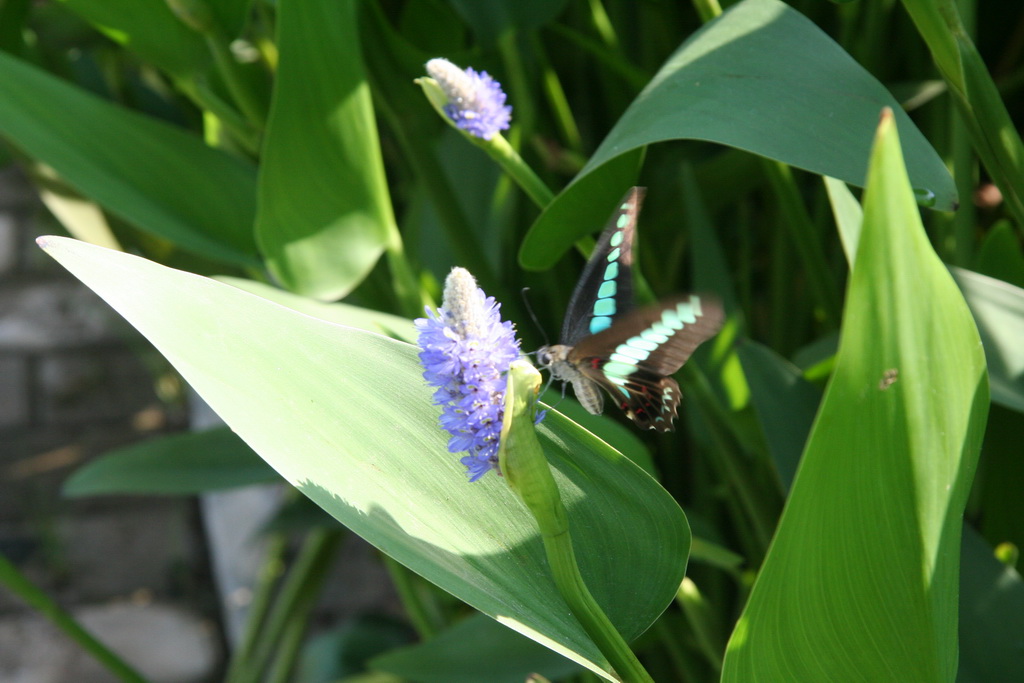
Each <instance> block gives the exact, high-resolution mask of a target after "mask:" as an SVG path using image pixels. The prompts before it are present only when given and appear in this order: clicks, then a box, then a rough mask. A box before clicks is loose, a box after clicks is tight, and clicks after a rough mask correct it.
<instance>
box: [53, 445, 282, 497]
mask: <svg viewBox="0 0 1024 683" xmlns="http://www.w3.org/2000/svg"><path fill="white" fill-rule="evenodd" d="M280 480H281V478H280V477H279V476H278V475H277V473H276V472H274V470H272V469H271V468H270V467H269V466H268V465H267V463H265V462H263V460H262V459H260V456H258V455H256V454H255V453H253V451H252V449H251V448H249V447H248V446H246V445H245V442H244V441H242V440H241V439H240V438H238V436H237V435H236V434H234V433H233V432H232V431H231V430H230V429H227V428H224V429H211V430H209V431H205V432H196V433H194V434H177V435H174V436H164V437H158V438H155V439H150V440H149V441H144V442H142V443H138V444H133V445H131V446H126V447H125V448H118V449H117V450H114V451H111V452H110V453H107V454H105V455H103V456H101V457H100V458H98V459H97V460H94V461H92V462H90V463H88V464H86V465H84V466H83V467H80V468H79V469H78V470H76V471H75V473H74V474H73V475H71V477H69V478H68V480H67V481H66V482H65V483H64V495H67V496H71V497H74V498H79V497H82V496H96V495H103V494H107V495H109V494H122V493H132V494H145V495H176V496H186V495H192V494H196V493H204V492H206V491H216V490H218V489H226V488H232V487H235V486H248V485H249V484H263V483H266V482H272V481H280Z"/></svg>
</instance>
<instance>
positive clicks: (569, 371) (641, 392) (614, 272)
mask: <svg viewBox="0 0 1024 683" xmlns="http://www.w3.org/2000/svg"><path fill="white" fill-rule="evenodd" d="M644 192H645V190H644V188H642V187H634V188H631V189H630V190H629V191H628V192H627V193H626V196H625V197H623V198H622V201H621V202H620V203H619V206H618V208H617V209H616V211H615V213H613V214H612V217H611V218H610V219H609V221H608V223H607V225H606V226H605V229H604V232H603V233H601V238H600V239H599V240H598V242H597V246H596V247H594V252H593V254H591V256H590V260H589V261H587V265H586V266H585V267H584V268H583V274H582V275H581V276H580V279H579V282H577V283H576V288H575V289H574V290H573V293H572V297H571V298H570V299H569V307H568V310H567V311H566V313H565V320H564V322H563V323H562V334H561V343H559V344H554V345H550V346H543V347H541V348H540V349H539V350H538V351H537V360H538V362H539V363H540V365H541V366H542V367H544V368H547V369H549V370H550V371H551V376H552V378H553V379H558V380H561V381H562V382H569V383H571V384H572V388H573V391H574V392H575V393H576V398H577V399H579V402H580V403H581V404H582V405H583V407H584V408H586V409H587V411H588V412H590V413H592V414H594V415H599V414H601V412H602V410H603V408H604V395H603V394H602V392H601V389H602V388H603V389H604V390H605V391H606V392H608V394H609V395H610V396H611V397H612V400H613V401H615V402H616V403H617V404H618V406H619V407H620V408H621V409H622V410H623V411H625V413H626V416H627V417H629V418H630V419H631V420H633V422H635V423H636V424H637V425H638V426H640V427H645V428H648V429H656V430H658V431H662V432H667V431H671V430H672V429H673V424H672V421H673V420H674V419H675V418H676V415H677V412H678V408H679V401H680V399H681V398H682V393H681V392H680V391H679V384H678V383H677V382H676V381H675V380H674V379H673V378H672V377H671V376H670V375H672V374H673V373H674V372H675V371H676V370H678V369H679V368H681V367H682V366H683V363H685V362H686V361H687V359H689V357H690V354H692V353H693V352H694V350H695V349H696V348H697V347H698V346H700V344H701V343H702V342H704V341H706V340H708V339H710V338H711V337H713V336H714V335H715V334H716V333H717V332H718V330H719V328H720V327H721V326H722V319H723V317H724V315H723V312H722V307H721V304H720V303H719V301H718V300H717V299H716V298H714V297H711V296H707V295H703V294H702V295H697V294H689V295H683V296H673V297H669V298H666V299H662V300H661V301H659V302H658V303H657V304H655V305H653V306H645V307H643V308H635V307H634V305H633V239H634V236H635V234H636V222H637V216H638V215H639V213H640V204H641V203H642V202H643V197H644Z"/></svg>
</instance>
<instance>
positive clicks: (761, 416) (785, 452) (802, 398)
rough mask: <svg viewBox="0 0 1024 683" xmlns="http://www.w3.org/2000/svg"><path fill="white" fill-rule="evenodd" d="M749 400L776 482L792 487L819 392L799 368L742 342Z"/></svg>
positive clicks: (758, 347) (741, 349) (740, 346)
mask: <svg viewBox="0 0 1024 683" xmlns="http://www.w3.org/2000/svg"><path fill="white" fill-rule="evenodd" d="M737 352H738V353H739V357H740V362H741V363H742V364H743V372H744V374H745V376H746V378H747V383H748V385H749V386H750V397H751V399H752V401H753V404H754V410H755V412H756V413H757V418H758V422H760V424H761V431H763V432H764V437H765V441H766V442H767V443H768V451H769V452H770V453H771V455H772V461H773V462H774V463H775V469H776V471H777V472H778V474H779V479H780V480H781V481H782V484H783V486H785V487H786V488H787V489H788V488H789V487H790V486H791V485H792V483H793V476H794V475H795V474H796V469H797V465H798V464H799V463H800V455H801V454H802V453H803V451H804V445H805V444H806V442H807V435H808V434H809V433H810V431H811V424H812V423H813V422H814V415H815V413H817V411H818V403H819V402H820V401H821V392H820V391H819V390H818V389H817V388H815V386H814V385H813V384H811V383H810V382H808V381H807V380H805V379H804V378H803V374H802V373H801V372H800V370H799V368H797V367H796V366H794V365H792V364H791V363H789V362H788V361H787V360H786V359H785V358H782V357H781V356H779V355H778V354H776V353H775V352H774V351H772V350H771V349H769V348H768V347H767V346H762V345H761V344H758V343H757V342H754V341H749V340H748V341H744V342H742V343H740V345H739V346H738V347H737Z"/></svg>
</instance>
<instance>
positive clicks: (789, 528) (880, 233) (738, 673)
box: [723, 116, 989, 683]
mask: <svg viewBox="0 0 1024 683" xmlns="http://www.w3.org/2000/svg"><path fill="white" fill-rule="evenodd" d="M922 292H927V296H923V295H922ZM988 401H989V396H988V383H987V378H986V373H985V359H984V355H983V353H982V349H981V340H980V339H979V337H978V332H977V329H976V327H975V325H974V322H973V319H972V318H971V315H970V311H969V310H968V308H967V305H966V303H965V302H964V300H963V297H962V295H961V294H960V292H959V290H958V289H957V288H956V284H955V283H954V282H953V280H952V278H951V277H950V276H949V272H948V271H947V270H946V268H945V267H944V266H943V265H942V263H941V262H940V261H939V259H938V257H937V256H936V254H935V252H934V251H933V250H932V248H931V246H930V245H929V243H928V239H927V236H926V235H925V232H924V229H923V227H922V225H921V219H920V216H919V214H918V207H917V205H916V203H915V200H914V196H913V193H912V190H911V187H910V183H909V181H908V179H907V176H906V171H905V170H904V166H903V161H902V155H901V154H900V147H899V141H898V139H897V137H896V130H895V125H894V122H893V119H892V117H889V116H886V117H884V118H883V122H882V124H881V126H880V128H879V134H878V139H877V142H876V146H875V149H874V152H873V154H872V160H871V172H870V175H869V179H868V187H867V191H866V196H865V206H864V224H863V228H862V234H861V238H860V244H859V246H858V251H857V260H856V264H855V266H854V268H853V272H852V275H851V279H850V284H849V289H848V292H847V305H846V310H845V314H844V318H843V326H842V335H841V341H840V348H839V353H838V356H837V360H836V367H835V372H834V373H833V376H832V380H831V382H830V384H829V386H828V389H827V391H826V394H825V397H824V399H823V401H822V406H821V409H820V412H819V414H818V418H817V421H816V423H815V425H814V429H813V431H812V433H811V437H810V439H809V441H808V445H807V449H806V451H805V453H804V456H803V459H802V461H801V463H800V467H799V469H798V471H797V475H796V479H795V480H794V483H793V487H792V490H791V493H790V496H789V499H788V502H787V505H786V508H785V510H784V512H783V515H782V519H781V521H780V522H779V527H778V530H777V532H776V535H775V539H774V540H773V542H772V545H771V548H770V549H769V552H768V556H767V558H766V559H765V562H764V565H763V566H762V569H761V573H760V575H759V576H758V579H757V582H756V583H755V585H754V589H753V591H752V593H751V596H750V600H749V601H748V603H747V605H746V607H745V609H744V612H743V615H742V616H741V618H740V621H739V623H738V624H737V626H736V629H735V630H734V632H733V635H732V638H731V640H730V643H729V647H728V650H727V653H726V658H725V664H724V670H723V680H724V681H742V682H743V683H749V682H751V681H827V680H848V679H849V677H850V674H851V672H856V676H857V678H858V679H860V680H865V681H948V680H951V679H952V678H953V676H954V675H955V673H956V669H957V609H958V605H957V593H958V581H959V575H958V572H959V557H960V553H959V544H960V532H961V520H962V516H963V509H964V505H965V503H966V499H967V494H968V491H969V489H970V485H971V479H972V477H973V474H974V469H975V466H976V462H977V457H978V450H979V448H980V444H981V436H982V433H983V431H984V426H985V417H986V413H987V409H988Z"/></svg>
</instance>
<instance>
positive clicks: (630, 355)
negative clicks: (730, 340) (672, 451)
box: [568, 294, 724, 431]
mask: <svg viewBox="0 0 1024 683" xmlns="http://www.w3.org/2000/svg"><path fill="white" fill-rule="evenodd" d="M723 318H724V314H723V312H722V306H721V304H720V303H719V301H718V300H717V299H715V298H714V297H710V296H707V295H696V294H691V295H689V296H682V297H672V298H669V299H665V300H663V301H661V302H660V303H659V304H657V305H655V306H647V307H645V308H641V309H638V310H634V311H630V312H629V313H627V314H626V315H625V316H623V317H621V318H619V319H617V320H616V321H615V324H613V325H612V326H611V327H609V328H608V329H606V330H604V331H602V332H599V333H597V334H595V335H592V336H590V337H586V338H584V339H583V340H581V341H580V343H579V344H577V345H576V346H575V347H574V348H573V349H572V351H571V352H570V353H569V357H568V360H569V362H571V363H572V364H573V366H574V367H575V368H576V369H577V370H578V371H579V372H580V373H581V374H583V375H584V376H585V377H587V378H588V379H590V380H592V381H594V382H597V383H598V384H600V385H601V386H602V387H604V389H605V390H606V391H607V392H608V393H609V394H610V395H611V396H612V398H613V399H614V400H615V402H616V403H618V404H619V407H620V408H622V410H624V411H625V412H626V414H627V415H628V416H629V418H630V419H632V420H633V421H634V422H636V423H637V425H639V426H641V427H646V428H649V429H657V430H660V431H670V430H672V429H673V425H672V421H673V420H674V419H675V417H676V415H677V412H678V407H679V400H680V399H681V398H682V394H681V393H680V391H679V384H678V383H677V382H676V381H675V380H674V379H672V377H670V375H672V374H673V373H674V372H676V370H678V369H679V368H681V367H682V366H683V363H685V362H686V361H687V359H689V357H690V355H691V354H692V353H693V352H694V350H696V348H697V347H698V346H700V345H701V343H703V342H704V341H706V340H708V339H710V338H711V337H713V336H714V335H715V333H717V332H718V330H719V329H720V328H721V326H722V320H723Z"/></svg>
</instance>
